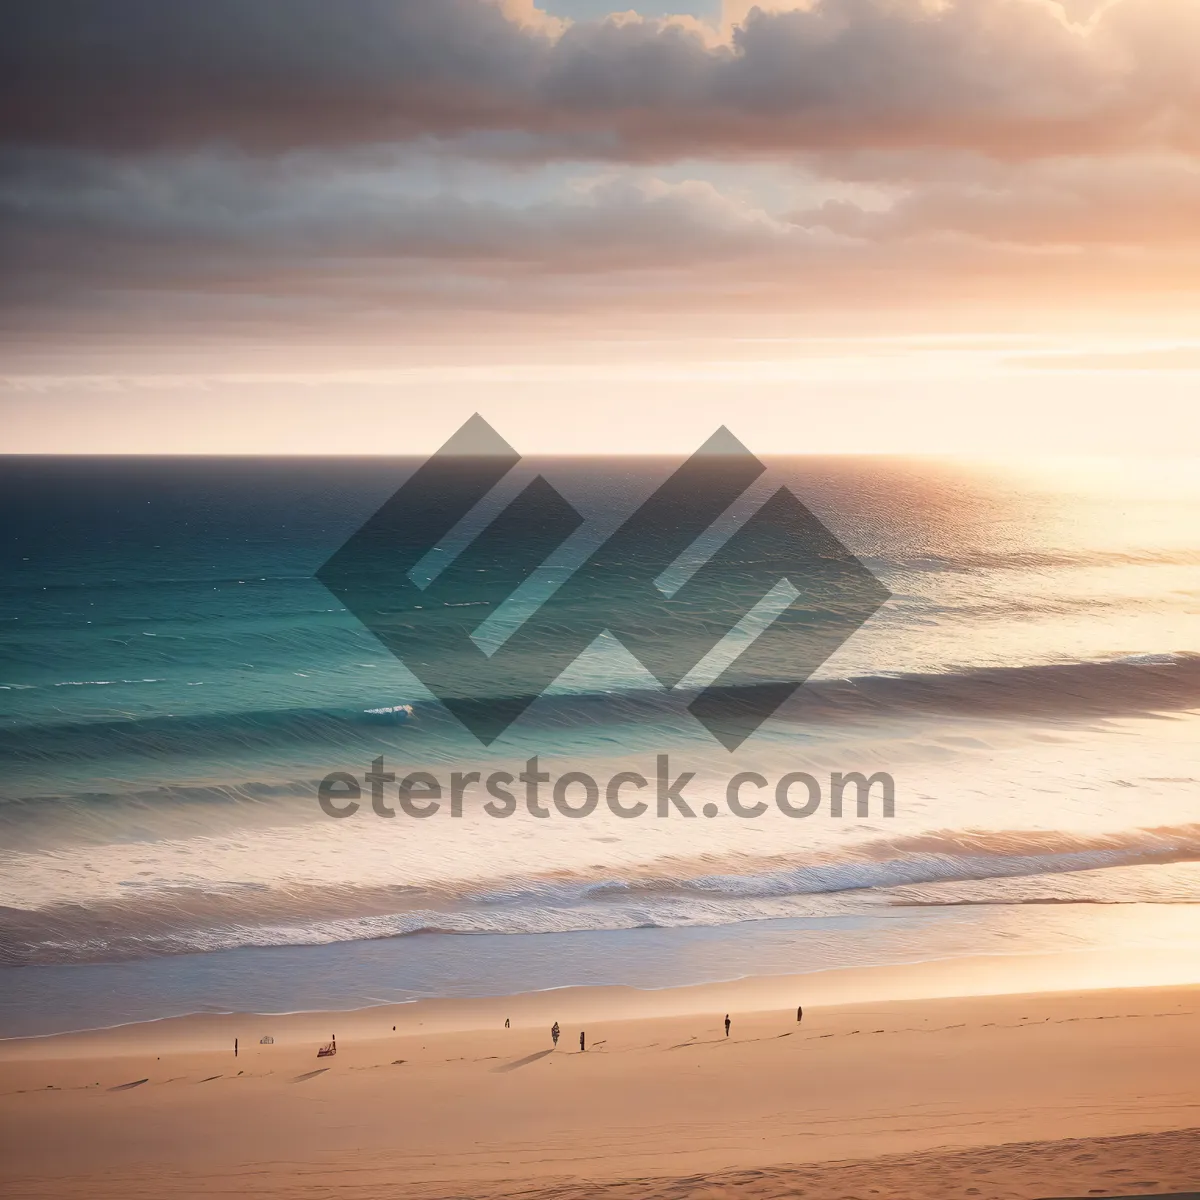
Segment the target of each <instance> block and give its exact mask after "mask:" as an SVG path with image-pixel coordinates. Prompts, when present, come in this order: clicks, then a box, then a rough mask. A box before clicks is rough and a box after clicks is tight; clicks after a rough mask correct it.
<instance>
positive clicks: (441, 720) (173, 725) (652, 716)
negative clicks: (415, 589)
mask: <svg viewBox="0 0 1200 1200" xmlns="http://www.w3.org/2000/svg"><path fill="white" fill-rule="evenodd" d="M747 690H752V689H747ZM694 695H695V693H694V692H689V691H686V690H684V689H675V690H674V691H672V692H657V691H656V692H652V691H648V690H642V691H637V690H631V691H622V692H609V691H605V692H603V693H586V694H578V693H577V694H565V695H561V694H560V695H555V694H550V695H546V696H543V697H541V698H540V699H539V700H538V701H537V703H536V704H534V705H533V706H532V707H531V708H530V709H528V710H527V712H526V713H525V715H524V716H523V717H522V724H521V728H522V730H523V731H525V732H527V733H531V734H536V733H539V732H541V733H549V732H555V731H559V732H561V731H569V730H571V729H581V730H586V731H589V732H596V731H601V730H603V729H605V728H616V727H620V726H624V727H626V728H630V727H635V728H640V729H647V728H650V727H652V726H653V725H654V724H655V723H656V722H661V721H668V722H669V721H674V720H678V719H680V718H681V716H682V717H686V714H685V713H684V709H685V706H686V704H687V703H688V702H689V701H690V700H691V699H692V698H693V697H694ZM496 699H497V702H500V701H501V700H503V699H504V697H497V698H496ZM1195 708H1200V654H1189V653H1170V654H1153V655H1133V656H1127V657H1124V658H1116V659H1111V660H1108V661H1104V662H1072V663H1060V664H1049V665H1039V666H1017V667H998V668H984V669H971V670H962V671H950V672H946V673H941V674H896V675H885V674H877V675H865V676H855V677H853V678H846V679H833V680H829V679H824V680H816V681H810V682H809V683H807V684H806V685H805V686H803V687H802V688H800V689H799V690H798V691H797V692H796V694H795V695H794V696H793V698H792V700H791V701H790V702H789V703H788V704H787V705H786V706H785V707H784V708H783V709H782V710H781V711H780V713H779V714H778V717H777V719H778V720H780V721H783V722H785V723H787V724H788V725H790V726H793V727H794V726H797V725H806V726H810V727H812V728H814V729H817V730H824V731H826V736H828V733H829V731H830V730H834V731H836V729H837V727H838V726H851V725H854V726H861V725H863V724H867V723H879V722H885V721H893V722H911V721H913V720H917V721H928V720H936V719H939V718H945V719H950V720H953V721H955V722H956V723H957V722H963V721H971V720H981V721H1013V722H1017V721H1022V720H1031V719H1038V720H1045V721H1052V722H1064V721H1080V720H1095V719H1101V718H1110V717H1120V716H1136V715H1151V714H1158V713H1170V712H1179V711H1186V710H1190V709H1195ZM382 724H386V725H388V726H389V730H388V734H389V737H390V738H391V739H392V741H393V742H394V751H395V752H399V753H412V754H414V755H415V754H419V753H420V752H421V750H422V747H423V746H427V745H429V744H430V743H431V742H432V740H433V739H435V738H438V739H445V738H446V737H447V736H450V737H451V738H456V737H457V738H462V737H464V736H466V735H465V734H464V733H463V731H462V730H461V728H460V727H459V725H458V723H457V722H456V721H455V720H454V718H453V717H451V716H450V715H449V713H447V712H446V710H445V709H443V708H442V706H441V705H440V704H439V703H437V702H436V701H432V700H422V699H419V698H411V697H397V696H380V697H378V698H377V699H376V700H375V702H374V703H370V702H368V703H366V704H363V705H354V706H350V705H339V706H330V707H316V706H308V707H293V708H286V707H285V708H278V709H256V710H236V711H223V712H214V713H203V714H190V715H179V716H168V715H162V714H156V715H147V716H124V717H121V718H119V719H115V718H112V717H101V718H96V719H90V720H83V721H80V720H73V721H48V722H45V723H42V724H18V725H13V724H9V725H8V726H7V727H5V728H0V758H3V759H4V760H5V761H7V762H8V763H9V764H11V765H12V766H27V767H37V766H38V765H40V764H44V763H47V762H53V763H55V764H59V765H61V764H69V763H81V764H88V766H89V767H90V768H93V769H95V768H96V767H97V765H98V764H101V763H104V762H105V761H107V760H111V759H114V758H123V759H126V760H137V759H142V760H145V761H147V762H151V763H159V762H161V761H162V760H163V759H164V758H167V757H170V758H175V759H177V760H179V761H181V762H186V761H189V760H195V759H196V758H198V757H200V758H209V759H215V760H216V761H217V762H218V763H227V762H234V761H238V760H245V759H246V758H248V757H255V758H257V759H258V761H262V759H263V757H264V756H265V757H267V758H268V759H269V758H270V757H271V756H276V757H278V756H280V755H284V756H286V755H287V754H288V753H289V752H291V751H293V750H295V749H296V748H297V747H299V748H303V749H304V750H306V751H313V752H314V754H318V755H319V754H320V752H321V748H322V747H331V748H336V749H337V750H338V751H339V754H338V756H337V758H336V761H345V755H346V753H348V752H353V751H355V750H356V749H358V748H360V747H370V746H372V745H374V743H375V741H376V740H377V739H378V737H379V733H380V726H381V725H382ZM391 726H395V728H394V729H392V728H390V727H391ZM326 757H327V756H326ZM331 761H333V760H331ZM95 773H96V774H101V775H103V774H104V772H103V771H99V770H95ZM38 798H39V797H38V796H36V795H28V794H26V795H24V796H20V797H15V796H13V795H12V793H11V792H10V793H9V795H8V799H10V800H11V799H21V800H23V801H30V800H33V799H38ZM0 803H3V801H2V800H0Z"/></svg>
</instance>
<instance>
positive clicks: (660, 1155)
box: [0, 959, 1200, 1200]
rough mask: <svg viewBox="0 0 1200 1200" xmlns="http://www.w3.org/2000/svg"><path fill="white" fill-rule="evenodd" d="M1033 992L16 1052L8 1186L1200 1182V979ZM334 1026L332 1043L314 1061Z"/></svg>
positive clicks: (772, 983) (851, 974)
mask: <svg viewBox="0 0 1200 1200" xmlns="http://www.w3.org/2000/svg"><path fill="white" fill-rule="evenodd" d="M1159 965H1160V967H1161V966H1162V964H1159ZM1142 968H1144V972H1145V973H1146V974H1149V975H1151V976H1152V970H1153V964H1151V963H1146V964H1142ZM1072 970H1073V972H1074V973H1075V975H1076V976H1077V977H1080V978H1086V970H1083V973H1082V975H1081V970H1082V968H1081V966H1080V964H1074V966H1073V967H1072ZM1060 973H1062V972H1061V969H1060ZM1024 978H1030V979H1032V978H1041V979H1043V980H1045V981H1049V982H1053V981H1054V979H1055V972H1054V964H1053V963H1052V962H1050V961H1039V960H1036V959H1012V960H986V959H979V960H973V961H967V962H959V963H932V964H923V965H916V966H911V967H902V968H889V969H886V970H885V969H879V970H860V971H840V972H828V973H825V974H823V975H819V976H801V977H790V978H787V977H784V978H779V977H777V978H771V979H758V980H741V981H738V982H735V983H728V984H718V985H706V986H703V987H694V988H678V989H669V990H664V991H658V992H638V991H635V990H633V989H623V988H602V989H563V990H559V991H554V992H542V993H535V994H531V995H525V996H517V997H509V998H503V999H492V1000H471V1001H436V1002H432V1001H431V1002H422V1003H417V1004H408V1005H403V1006H395V1007H379V1008H372V1009H366V1010H360V1011H357V1012H351V1013H345V1012H343V1013H333V1014H331V1013H322V1014H311V1013H310V1014H295V1015H289V1016H283V1017H280V1016H275V1017H263V1016H247V1015H241V1014H238V1015H228V1016H224V1015H222V1016H195V1017H186V1018H180V1019H174V1020H167V1021H159V1022H153V1023H148V1024H142V1025H133V1026H124V1027H121V1028H118V1029H113V1030H105V1031H95V1032H88V1033H79V1034H70V1035H62V1036H58V1037H53V1038H40V1039H27V1040H12V1041H8V1042H5V1043H2V1044H0V1093H2V1095H0V1131H2V1132H0V1138H2V1140H3V1152H2V1154H0V1161H2V1163H3V1166H2V1167H0V1179H2V1180H3V1185H4V1189H3V1190H4V1192H5V1194H6V1195H8V1196H12V1197H68V1196H76V1195H80V1196H82V1195H88V1196H93V1197H104V1196H113V1197H117V1196H120V1197H125V1198H132V1197H143V1196H144V1197H152V1196H153V1197H159V1196H163V1195H172V1196H211V1195H225V1194H232V1193H235V1192H236V1193H244V1192H251V1193H253V1194H255V1195H269V1196H288V1197H292V1196H295V1197H301V1196H303V1197H318V1196H320V1197H324V1196H333V1195H337V1196H343V1197H347V1196H348V1197H360V1196H361V1197H369V1196H381V1195H396V1196H412V1197H450V1196H470V1197H481V1198H482V1197H504V1196H515V1195H521V1196H524V1197H530V1196H537V1197H546V1198H549V1197H567V1196H572V1197H576V1196H590V1195H597V1196H606V1197H613V1198H614V1200H616V1198H624V1197H630V1198H632V1197H635V1196H636V1197H640V1198H657V1197H682V1196H689V1197H691V1196H704V1197H713V1198H717V1197H722V1198H724V1197H729V1198H734V1197H755V1198H759V1197H768V1196H784V1195H788V1196H791V1195H804V1196H809V1197H826V1196H828V1197H835V1196H838V1197H840V1196H868V1195H881V1196H885V1195H897V1196H898V1195H904V1196H909V1197H921V1196H930V1197H932V1196H951V1195H953V1196H958V1195H962V1196H979V1197H1002V1196H1003V1197H1030V1198H1032V1197H1048V1196H1084V1195H1126V1194H1164V1193H1172V1192H1174V1193H1179V1192H1185V1191H1188V1190H1189V1189H1194V1188H1196V1187H1197V1186H1200V1085H1198V1084H1197V1079H1200V1071H1198V1070H1197V1066H1198V1064H1200V986H1196V985H1192V986H1179V985H1175V986H1147V987H1138V988H1122V989H1112V988H1096V987H1090V988H1089V987H1087V986H1086V985H1084V988H1083V989H1082V990H1072V991H1064V990H1041V991H1032V990H1031V991H1023V992H1013V988H1014V987H1017V986H1020V981H1021V980H1022V979H1024ZM1005 980H1007V981H1008V982H1007V983H1005V982H1004V981H1005ZM956 990H957V991H960V992H962V993H964V994H960V995H954V994H953V993H954V992H955V991H956ZM989 992H990V993H993V994H988V993H989ZM999 992H1003V993H1007V994H994V993H999ZM968 993H969V994H968ZM872 995H874V996H876V997H878V996H887V997H890V998H887V999H882V1000H881V999H872V998H871V997H872ZM797 1003H803V1004H804V1016H803V1021H802V1022H797V1020H796V1004H797ZM727 1012H728V1013H729V1014H730V1018H731V1027H730V1031H729V1035H728V1037H726V1036H725V1031H724V1028H723V1018H724V1016H725V1014H726V1013H727ZM506 1020H508V1021H509V1022H510V1027H509V1028H506V1027H505V1021H506ZM554 1021H558V1022H559V1024H560V1025H561V1027H562V1038H561V1040H560V1041H559V1044H558V1047H557V1049H554V1048H553V1047H552V1044H551V1040H550V1026H551V1024H552V1023H553V1022H554ZM393 1026H394V1029H393ZM581 1031H584V1032H586V1036H587V1050H586V1052H583V1053H581V1052H580V1050H579V1034H580V1032H581ZM335 1035H336V1038H337V1047H338V1050H337V1054H336V1056H334V1057H331V1058H318V1057H317V1049H318V1048H319V1046H320V1045H321V1044H322V1043H324V1042H327V1041H329V1040H330V1039H331V1038H332V1037H334V1036H335ZM264 1036H270V1037H272V1038H274V1041H273V1043H271V1044H261V1043H260V1039H261V1038H262V1037H264ZM235 1037H236V1038H237V1039H238V1054H237V1056H236V1057H235V1056H234V1053H233V1043H234V1038H235Z"/></svg>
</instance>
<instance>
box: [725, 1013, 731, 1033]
mask: <svg viewBox="0 0 1200 1200" xmlns="http://www.w3.org/2000/svg"><path fill="white" fill-rule="evenodd" d="M732 1024H733V1022H732V1021H731V1020H730V1019H729V1014H728V1013H726V1014H725V1036H726V1037H728V1036H729V1026H730V1025H732Z"/></svg>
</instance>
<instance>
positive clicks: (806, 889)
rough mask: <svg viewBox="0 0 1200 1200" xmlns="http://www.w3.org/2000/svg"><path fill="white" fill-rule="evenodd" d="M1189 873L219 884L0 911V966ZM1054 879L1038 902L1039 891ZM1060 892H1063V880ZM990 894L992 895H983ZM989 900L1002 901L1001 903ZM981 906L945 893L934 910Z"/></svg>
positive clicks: (953, 852)
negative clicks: (1013, 882) (1018, 882)
mask: <svg viewBox="0 0 1200 1200" xmlns="http://www.w3.org/2000/svg"><path fill="white" fill-rule="evenodd" d="M1193 862H1200V824H1191V825H1183V826H1176V827H1167V828H1157V829H1139V830H1130V831H1126V832H1122V833H1113V834H1107V835H1098V836H1081V835H1072V834H1066V833H1053V832H1044V831H970V830H965V831H963V830H960V831H941V832H933V833H928V834H923V835H918V836H906V837H898V838H890V839H876V840H874V841H870V842H866V843H862V844H860V845H859V846H858V847H857V848H854V849H851V850H847V851H843V852H841V853H839V854H838V855H837V856H813V857H809V858H794V857H793V858H789V859H784V858H775V859H767V860H762V859H749V858H746V857H738V856H733V857H731V858H730V859H729V860H728V861H727V862H726V863H725V864H724V865H725V867H726V868H727V869H726V870H724V871H723V872H721V873H714V872H713V871H712V870H711V865H712V864H711V863H709V862H707V861H697V862H687V861H678V862H672V863H664V862H660V863H659V864H658V865H657V866H656V867H655V868H654V869H648V870H646V871H643V872H641V873H636V874H631V875H630V876H629V877H628V878H613V877H611V876H610V875H608V874H605V873H603V872H598V873H597V874H595V875H592V876H588V875H586V874H581V875H576V876H573V877H563V876H561V875H546V876H541V877H536V878H529V877H522V878H497V879H492V880H480V881H475V882H473V883H467V884H461V883H460V884H456V885H451V884H447V885H443V886H426V887H415V886H373V887H362V886H352V885H336V886H334V885H305V886H300V885H297V884H295V883H294V882H290V883H289V884H287V885H286V886H284V885H281V886H279V887H274V886H266V885H262V884H255V885H252V886H251V885H239V884H223V885H220V886H216V885H213V884H206V885H204V886H172V887H151V886H147V887H146V888H144V889H138V890H137V892H136V893H135V894H133V895H131V896H129V897H123V898H121V899H120V900H111V901H106V902H102V903H90V904H88V905H82V904H57V905H53V906H50V907H46V908H40V909H16V908H11V907H9V908H0V965H5V966H18V965H30V964H44V963H64V962H93V961H113V960H121V959H130V958H143V957H150V956H158V955H164V954H181V953H198V952H207V951H213V950H226V949H234V948H238V947H248V946H257V947H263V946H286V945H291V946H295V945H313V944H327V943H331V942H339V941H360V940H369V939H379V938H394V937H404V936H413V935H419V934H428V933H442V934H447V933H453V934H541V933H568V932H577V931H583V930H617V929H636V928H645V927H655V928H673V927H684V926H717V925H728V924H733V923H737V922H742V921H751V920H770V919H778V918H795V917H818V918H829V917H845V916H848V915H854V914H859V915H862V914H865V913H869V912H870V911H871V910H874V911H876V912H878V911H879V906H880V905H881V904H883V905H895V904H906V905H908V906H909V907H924V906H930V905H933V904H935V903H939V897H938V896H937V895H936V894H933V893H931V892H930V891H929V890H924V891H922V890H921V889H923V888H924V889H930V888H933V889H936V888H939V887H941V888H944V887H946V886H948V885H959V886H962V885H971V886H972V887H975V886H977V885H982V886H984V887H987V886H992V887H993V889H994V888H995V887H997V886H999V884H998V883H997V882H996V881H1006V880H1014V879H1015V880H1027V881H1031V882H1030V883H1029V885H1028V886H1029V887H1032V886H1033V882H1037V884H1038V885H1039V886H1040V887H1041V888H1042V893H1041V895H1042V898H1043V901H1044V902H1049V901H1046V900H1045V896H1046V895H1049V896H1050V897H1051V899H1053V898H1054V897H1061V898H1063V899H1064V900H1069V899H1071V898H1072V897H1074V898H1076V899H1078V898H1079V897H1080V896H1081V895H1083V893H1082V892H1081V891H1080V888H1079V886H1078V885H1077V884H1072V883H1070V880H1072V879H1078V878H1081V877H1082V874H1083V873H1088V872H1093V873H1096V874H1095V875H1092V876H1089V882H1092V884H1093V886H1092V887H1091V891H1090V893H1089V894H1090V895H1091V896H1093V897H1099V900H1098V901H1097V902H1099V901H1102V900H1104V899H1108V900H1110V901H1117V902H1141V900H1142V898H1143V897H1144V896H1145V897H1146V898H1149V899H1157V900H1159V901H1160V902H1180V899H1179V897H1180V896H1181V895H1183V896H1186V895H1187V894H1188V892H1187V889H1188V887H1190V888H1191V889H1192V893H1191V894H1192V895H1194V888H1195V883H1196V881H1195V880H1194V879H1191V880H1190V881H1188V882H1187V883H1186V885H1179V886H1177V887H1175V888H1174V890H1169V891H1160V892H1159V893H1158V894H1157V895H1156V894H1155V893H1154V891H1153V888H1151V889H1149V891H1147V888H1146V886H1145V884H1144V881H1143V882H1141V883H1139V884H1138V885H1137V886H1129V885H1128V884H1126V885H1125V891H1124V892H1122V891H1121V890H1120V888H1117V889H1116V890H1115V891H1114V890H1113V889H1112V888H1111V887H1106V886H1105V885H1104V884H1099V885H1097V884H1095V882H1094V881H1095V880H1097V879H1100V878H1101V877H1104V876H1106V873H1107V872H1110V871H1114V870H1120V869H1123V868H1146V867H1150V866H1162V865H1164V864H1186V863H1193ZM1051 877H1053V878H1054V883H1053V887H1052V888H1051V889H1050V890H1049V891H1047V881H1048V880H1050V879H1051ZM1064 880H1065V881H1068V882H1066V883H1064V882H1063V881H1064ZM991 894H992V895H993V897H995V896H996V895H997V893H996V892H995V891H994V890H993V892H992V893H991ZM998 895H999V899H998V900H997V899H995V898H993V900H992V901H991V902H993V903H997V902H1008V903H1016V902H1019V901H1020V900H1021V898H1022V897H1021V895H1020V894H1019V893H1017V894H1014V893H1012V891H1011V890H1010V891H1009V892H1001V893H999V894H998ZM971 900H979V901H981V902H984V901H986V900H987V893H986V892H984V893H983V894H979V893H976V894H973V895H967V896H963V895H961V894H959V895H956V894H955V893H953V892H949V893H948V894H945V895H943V896H942V897H940V904H941V905H942V906H945V905H947V904H950V905H955V904H959V903H960V902H964V903H965V902H967V901H971Z"/></svg>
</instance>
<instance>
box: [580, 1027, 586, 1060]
mask: <svg viewBox="0 0 1200 1200" xmlns="http://www.w3.org/2000/svg"><path fill="white" fill-rule="evenodd" d="M586 1049H587V1042H585V1041H584V1034H583V1030H582V1029H581V1030H580V1031H579V1053H580V1054H582V1053H583V1052H584V1051H585V1050H586Z"/></svg>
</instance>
